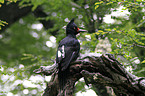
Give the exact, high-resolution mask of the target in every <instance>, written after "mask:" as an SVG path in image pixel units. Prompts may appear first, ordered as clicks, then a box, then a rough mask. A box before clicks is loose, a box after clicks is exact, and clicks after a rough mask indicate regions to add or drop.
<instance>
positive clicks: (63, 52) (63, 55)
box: [62, 45, 65, 58]
mask: <svg viewBox="0 0 145 96" xmlns="http://www.w3.org/2000/svg"><path fill="white" fill-rule="evenodd" d="M62 57H63V58H64V57H65V51H64V45H63V46H62Z"/></svg>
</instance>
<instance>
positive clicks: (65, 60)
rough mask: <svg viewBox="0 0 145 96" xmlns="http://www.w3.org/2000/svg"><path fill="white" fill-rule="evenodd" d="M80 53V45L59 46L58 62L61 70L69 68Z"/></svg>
mask: <svg viewBox="0 0 145 96" xmlns="http://www.w3.org/2000/svg"><path fill="white" fill-rule="evenodd" d="M78 55H79V45H73V46H66V45H62V46H60V47H58V51H57V56H56V62H57V63H58V64H59V65H58V66H59V68H60V69H61V71H64V70H65V69H67V67H68V66H69V64H70V63H71V62H72V61H74V60H76V59H77V57H78Z"/></svg>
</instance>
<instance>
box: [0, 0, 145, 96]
mask: <svg viewBox="0 0 145 96" xmlns="http://www.w3.org/2000/svg"><path fill="white" fill-rule="evenodd" d="M11 2H17V0H9V3H8V4H10V3H11ZM0 3H2V4H3V3H4V0H0ZM31 5H32V6H33V7H32V11H34V10H35V9H36V8H37V7H38V6H41V7H42V8H43V10H44V12H46V13H47V14H48V16H47V17H45V18H35V17H34V16H33V15H32V14H29V15H27V16H26V17H24V18H21V19H20V20H19V21H17V22H15V23H14V24H12V25H11V27H10V28H8V29H7V30H6V31H5V32H4V33H3V34H0V43H1V47H0V65H1V66H0V73H1V74H0V85H1V87H0V88H1V89H4V90H1V91H0V93H2V94H3V95H6V94H7V93H8V92H11V93H13V94H20V95H21V96H27V94H24V91H25V89H27V90H28V91H29V94H30V95H31V96H36V94H37V96H40V94H41V93H42V92H43V89H44V88H42V86H44V84H45V83H44V82H45V80H43V83H41V82H42V81H39V80H38V81H36V82H31V81H32V80H31V78H32V77H33V76H40V75H36V74H34V73H33V70H34V69H37V68H39V67H40V66H45V65H46V66H47V65H49V64H52V63H53V62H54V61H55V53H56V48H57V44H58V43H59V41H60V40H61V39H62V38H64V37H65V29H63V27H64V26H66V24H67V23H68V21H69V20H70V19H71V18H74V17H75V18H76V20H75V23H76V24H77V25H78V26H79V27H82V28H85V29H87V30H88V32H87V33H81V34H80V35H78V36H77V38H78V39H79V40H80V42H81V53H87V52H100V53H111V54H114V55H115V57H116V58H118V60H119V61H120V62H122V63H123V64H124V66H125V67H126V68H128V67H129V68H132V69H130V70H131V72H132V73H133V74H135V75H137V76H144V74H145V65H144V64H145V58H144V57H145V54H144V51H145V43H144V42H145V33H144V28H145V20H144V16H145V12H144V11H143V8H144V2H141V0H136V2H132V1H131V0H128V1H124V2H122V0H107V1H99V0H97V1H96V0H91V1H89V0H88V1H86V0H76V1H71V0H21V1H20V2H19V6H20V7H27V6H31ZM0 6H1V5H0ZM120 6H123V8H122V10H121V12H122V14H124V11H128V12H130V14H127V15H121V16H114V15H112V14H111V13H112V12H117V11H118V10H119V9H118V8H120ZM116 14H117V13H116ZM106 15H112V16H111V19H113V20H114V22H113V23H106V22H104V21H103V20H104V17H105V16H106ZM39 20H53V21H54V22H55V25H54V27H53V28H51V29H48V30H45V29H44V28H43V25H42V24H41V23H40V22H39ZM5 25H7V23H6V22H4V21H0V26H5ZM38 25H39V26H38ZM38 27H42V28H38ZM56 29H59V31H58V34H57V35H56V37H54V36H52V34H51V33H50V32H53V31H54V30H56ZM51 37H53V38H56V41H55V40H51ZM47 41H49V42H50V43H52V45H53V46H52V47H48V46H47V45H46V42H47ZM3 78H5V79H3ZM40 78H43V77H40ZM15 82H19V83H18V84H16V83H15ZM22 82H31V83H32V84H36V85H37V87H36V86H35V87H28V86H26V85H25V84H24V83H22ZM84 84H85V83H84V82H83V81H79V82H78V83H77V85H76V87H77V88H76V92H78V91H83V92H84V91H85V88H84ZM9 85H11V87H10V88H9V90H7V91H6V89H7V88H8V87H9ZM38 86H41V87H38ZM32 91H35V92H36V94H33V92H32ZM35 92H34V93H35Z"/></svg>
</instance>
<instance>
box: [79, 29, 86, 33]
mask: <svg viewBox="0 0 145 96" xmlns="http://www.w3.org/2000/svg"><path fill="white" fill-rule="evenodd" d="M78 31H79V33H80V32H87V30H84V29H79V30H78Z"/></svg>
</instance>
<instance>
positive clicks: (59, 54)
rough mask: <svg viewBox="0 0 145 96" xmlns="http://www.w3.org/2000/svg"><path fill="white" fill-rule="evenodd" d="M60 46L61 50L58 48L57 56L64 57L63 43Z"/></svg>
mask: <svg viewBox="0 0 145 96" xmlns="http://www.w3.org/2000/svg"><path fill="white" fill-rule="evenodd" d="M61 48H62V51H60V50H59V51H58V53H57V54H58V57H59V58H60V57H62V58H64V57H65V51H64V45H63V46H62V47H61Z"/></svg>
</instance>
